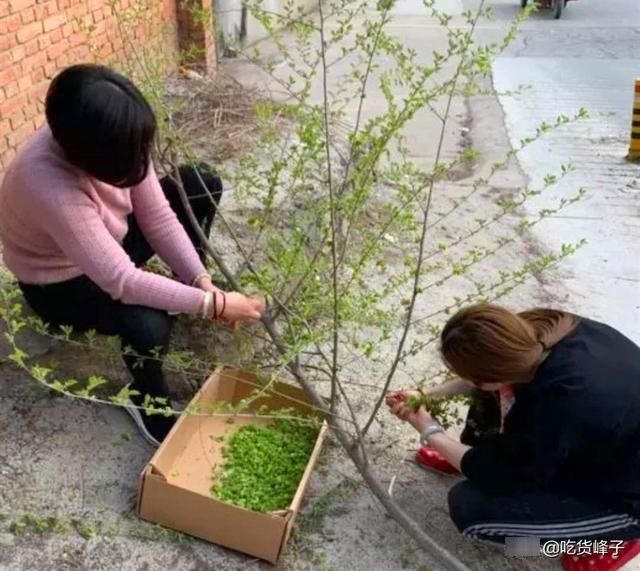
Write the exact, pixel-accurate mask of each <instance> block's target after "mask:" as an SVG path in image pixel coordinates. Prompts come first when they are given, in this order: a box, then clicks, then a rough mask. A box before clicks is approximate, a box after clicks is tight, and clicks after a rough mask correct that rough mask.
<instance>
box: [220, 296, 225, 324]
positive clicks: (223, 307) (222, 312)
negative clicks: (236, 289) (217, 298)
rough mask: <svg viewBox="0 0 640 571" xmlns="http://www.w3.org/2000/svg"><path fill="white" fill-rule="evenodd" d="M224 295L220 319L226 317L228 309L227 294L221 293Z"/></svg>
mask: <svg viewBox="0 0 640 571" xmlns="http://www.w3.org/2000/svg"><path fill="white" fill-rule="evenodd" d="M220 293H221V294H222V310H221V311H220V319H222V316H223V315H224V310H225V309H227V294H226V293H224V292H223V291H221V292H220Z"/></svg>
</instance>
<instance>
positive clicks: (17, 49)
mask: <svg viewBox="0 0 640 571" xmlns="http://www.w3.org/2000/svg"><path fill="white" fill-rule="evenodd" d="M26 55H27V52H26V50H25V49H24V46H13V48H11V59H12V60H13V63H18V62H19V61H22V60H23V59H24V56H26Z"/></svg>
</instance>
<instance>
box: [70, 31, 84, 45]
mask: <svg viewBox="0 0 640 571" xmlns="http://www.w3.org/2000/svg"><path fill="white" fill-rule="evenodd" d="M86 41H87V34H86V33H85V32H78V33H76V34H73V35H72V36H71V37H70V38H69V47H72V48H75V47H76V46H79V45H81V44H84V43H85V42H86Z"/></svg>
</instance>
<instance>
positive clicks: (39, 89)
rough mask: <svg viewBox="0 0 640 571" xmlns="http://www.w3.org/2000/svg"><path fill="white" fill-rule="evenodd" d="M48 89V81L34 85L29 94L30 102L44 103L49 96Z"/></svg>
mask: <svg viewBox="0 0 640 571" xmlns="http://www.w3.org/2000/svg"><path fill="white" fill-rule="evenodd" d="M47 89H49V82H48V81H43V82H41V83H38V84H37V85H34V86H33V87H32V88H31V89H30V90H29V93H28V95H29V101H30V102H32V103H33V102H37V101H44V98H45V96H46V95H47Z"/></svg>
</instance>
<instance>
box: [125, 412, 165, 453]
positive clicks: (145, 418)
mask: <svg viewBox="0 0 640 571" xmlns="http://www.w3.org/2000/svg"><path fill="white" fill-rule="evenodd" d="M124 409H125V410H126V411H127V412H128V413H129V415H130V416H131V418H132V419H133V421H134V422H135V423H136V426H137V427H138V430H139V431H140V434H142V437H143V438H144V439H145V440H146V441H147V442H148V443H149V444H151V446H153V447H155V448H157V447H158V446H160V443H161V442H162V441H163V440H164V439H165V438H166V436H167V434H169V432H170V430H171V429H172V428H173V425H174V424H175V423H176V417H175V416H164V415H162V414H151V415H148V414H146V413H145V412H144V410H140V409H139V408H137V407H136V406H135V405H134V404H133V403H130V404H127V405H125V407H124Z"/></svg>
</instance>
